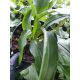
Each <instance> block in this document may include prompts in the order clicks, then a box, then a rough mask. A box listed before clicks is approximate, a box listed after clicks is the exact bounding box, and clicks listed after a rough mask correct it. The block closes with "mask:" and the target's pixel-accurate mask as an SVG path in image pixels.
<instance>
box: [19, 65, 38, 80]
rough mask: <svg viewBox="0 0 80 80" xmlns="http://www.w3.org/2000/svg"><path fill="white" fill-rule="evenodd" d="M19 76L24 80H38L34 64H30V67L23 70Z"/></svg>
mask: <svg viewBox="0 0 80 80" xmlns="http://www.w3.org/2000/svg"><path fill="white" fill-rule="evenodd" d="M20 74H21V75H22V76H23V77H24V79H26V80H38V73H37V71H36V67H35V64H32V65H31V66H30V67H28V68H26V69H25V70H23V71H21V72H20Z"/></svg>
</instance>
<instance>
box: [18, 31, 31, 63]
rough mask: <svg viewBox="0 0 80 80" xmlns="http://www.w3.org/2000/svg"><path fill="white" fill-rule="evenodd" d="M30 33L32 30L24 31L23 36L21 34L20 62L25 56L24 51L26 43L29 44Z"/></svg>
mask: <svg viewBox="0 0 80 80" xmlns="http://www.w3.org/2000/svg"><path fill="white" fill-rule="evenodd" d="M30 34H31V32H28V31H27V32H26V31H23V32H22V34H21V36H20V39H19V51H20V56H19V64H20V63H21V61H22V58H23V51H24V47H25V45H26V44H27V37H28V36H29V35H30Z"/></svg>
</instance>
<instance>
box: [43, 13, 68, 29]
mask: <svg viewBox="0 0 80 80" xmlns="http://www.w3.org/2000/svg"><path fill="white" fill-rule="evenodd" d="M66 17H67V16H66V15H63V14H56V15H52V16H50V17H49V18H48V19H47V20H46V21H45V23H44V25H43V27H45V28H47V27H49V26H51V25H53V24H54V23H58V22H59V21H61V20H63V19H65V18H66Z"/></svg>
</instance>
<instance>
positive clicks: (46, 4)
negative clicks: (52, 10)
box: [33, 0, 50, 13]
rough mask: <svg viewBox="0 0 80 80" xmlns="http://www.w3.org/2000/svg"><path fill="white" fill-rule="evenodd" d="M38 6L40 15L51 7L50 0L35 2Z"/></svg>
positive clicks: (37, 0) (36, 0) (35, 0)
mask: <svg viewBox="0 0 80 80" xmlns="http://www.w3.org/2000/svg"><path fill="white" fill-rule="evenodd" d="M33 1H34V4H35V6H36V9H37V12H38V13H40V12H42V11H44V10H46V9H48V7H49V1H50V0H33Z"/></svg>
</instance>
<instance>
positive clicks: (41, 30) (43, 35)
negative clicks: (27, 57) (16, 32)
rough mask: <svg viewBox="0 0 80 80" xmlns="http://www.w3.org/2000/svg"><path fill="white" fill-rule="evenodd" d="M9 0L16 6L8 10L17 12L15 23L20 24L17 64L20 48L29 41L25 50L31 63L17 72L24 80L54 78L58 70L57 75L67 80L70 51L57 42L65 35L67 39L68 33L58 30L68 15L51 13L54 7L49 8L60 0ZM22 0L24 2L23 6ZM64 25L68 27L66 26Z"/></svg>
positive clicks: (47, 79)
mask: <svg viewBox="0 0 80 80" xmlns="http://www.w3.org/2000/svg"><path fill="white" fill-rule="evenodd" d="M12 1H13V2H14V3H15V4H16V5H17V7H16V8H13V9H12V13H13V14H14V15H17V14H19V16H18V17H17V22H18V24H19V23H20V22H21V23H22V29H23V32H22V33H21V36H20V38H19V51H20V56H19V61H18V62H19V64H20V63H21V61H22V58H23V51H24V47H25V45H27V44H28V41H30V44H29V45H30V47H29V50H30V52H31V54H32V55H33V56H34V59H35V63H33V64H32V65H31V66H30V67H29V68H27V69H25V70H23V71H22V72H21V73H20V74H21V75H22V76H23V77H24V78H25V79H27V80H55V75H56V72H57V70H58V71H59V74H60V75H59V77H61V78H63V79H61V80H69V76H70V75H69V73H70V72H69V66H70V64H69V57H70V56H69V52H70V51H69V48H68V47H67V46H65V45H64V43H63V45H62V43H61V42H60V39H61V38H63V41H65V38H66V39H68V38H69V37H68V36H67V35H68V34H69V32H68V31H63V29H62V28H63V27H62V26H63V25H66V24H69V22H68V21H69V15H67V14H58V13H57V14H55V12H56V11H55V10H50V9H51V8H52V7H53V5H54V3H55V2H58V3H59V4H60V3H61V2H59V0H58V1H57V0H18V1H16V0H12ZM24 1H27V4H26V5H25V4H24ZM22 6H23V8H22ZM11 15H12V14H11ZM22 17H23V18H22ZM15 18H16V17H14V18H13V17H12V18H11V21H14V20H15ZM32 20H34V22H33V25H32V24H31V21H32ZM40 21H41V22H43V23H44V24H42V23H41V22H40ZM65 22H66V23H65ZM14 24H15V23H14ZM16 25H17V24H16ZM13 26H14V25H13ZM66 28H69V25H68V27H66ZM62 34H64V35H62ZM61 40H62V39H61ZM26 41H27V42H26ZM25 74H26V75H25Z"/></svg>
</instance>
